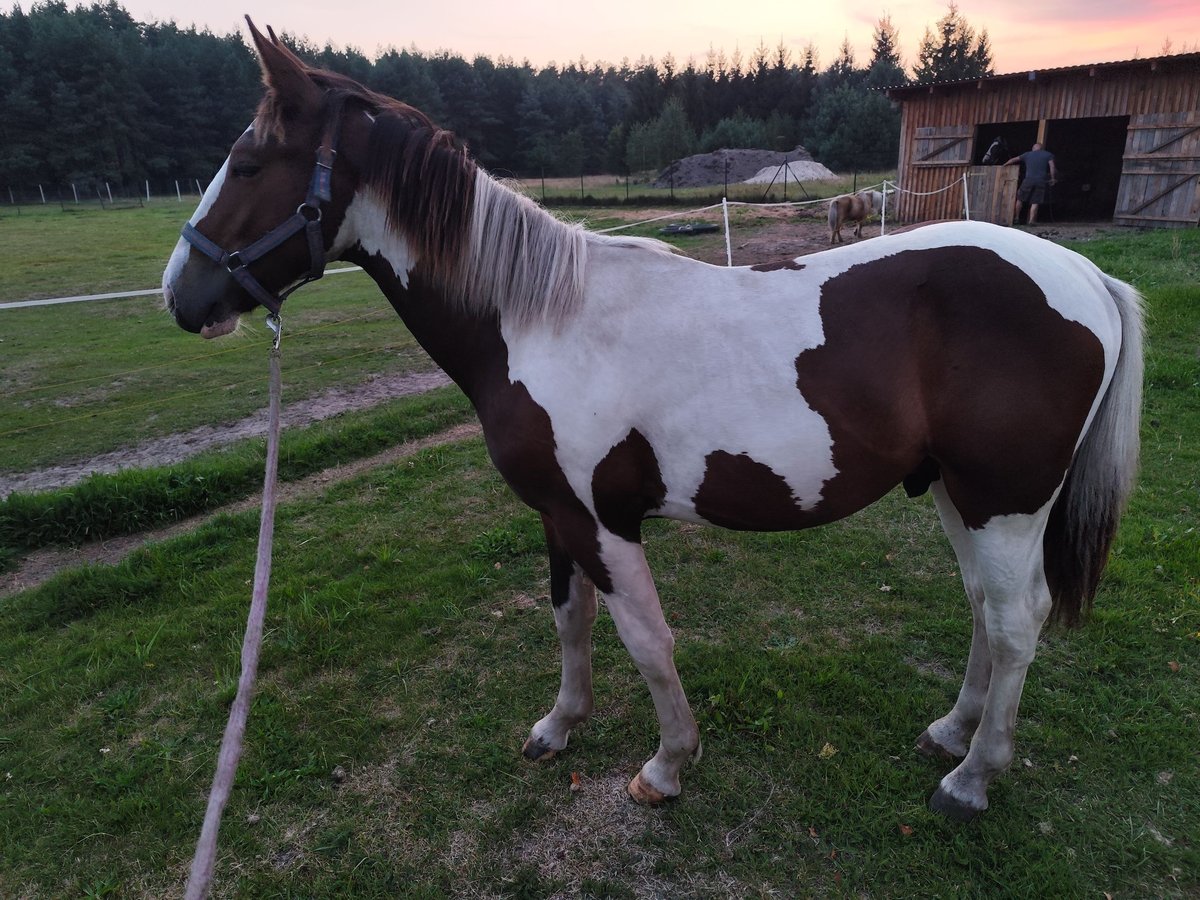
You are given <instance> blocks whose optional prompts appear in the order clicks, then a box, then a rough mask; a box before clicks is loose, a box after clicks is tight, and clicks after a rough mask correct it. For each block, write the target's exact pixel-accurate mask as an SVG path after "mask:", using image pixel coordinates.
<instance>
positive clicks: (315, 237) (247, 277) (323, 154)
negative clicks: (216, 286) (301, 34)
mask: <svg viewBox="0 0 1200 900" xmlns="http://www.w3.org/2000/svg"><path fill="white" fill-rule="evenodd" d="M344 99H345V98H344V95H340V94H334V95H333V97H332V101H331V103H330V109H329V121H328V123H327V124H326V126H325V135H324V137H323V138H322V140H321V146H320V147H319V148H317V164H316V166H315V167H314V168H313V174H312V179H311V180H310V181H309V185H308V196H306V197H305V198H304V202H303V203H301V204H300V205H299V206H298V207H297V208H296V211H295V212H294V213H292V215H291V216H289V217H288V218H287V219H286V220H284V221H283V222H282V223H281V224H280V225H277V226H276V227H274V228H272V229H271V230H270V231H268V232H267V233H266V234H264V235H263V236H262V237H260V238H259V239H258V240H257V241H255V242H254V243H252V244H251V245H250V246H248V247H244V248H242V249H241V250H234V251H233V252H232V253H228V252H226V251H225V250H223V249H221V247H219V246H217V244H216V243H215V242H214V241H212V240H210V239H209V238H206V237H205V236H204V235H203V234H201V233H200V232H199V231H198V230H196V228H195V226H193V225H192V223H191V222H188V223H187V224H186V225H184V226H183V239H184V240H185V241H187V242H188V243H189V244H191V245H192V246H193V247H195V248H196V249H197V250H199V251H200V252H201V253H203V254H204V255H205V256H207V257H208V258H209V259H211V260H212V261H213V262H215V263H217V265H220V266H223V267H224V268H225V269H227V270H228V272H229V274H230V275H232V276H233V278H234V280H235V281H236V282H237V283H238V284H240V285H241V286H242V288H244V289H245V291H246V293H248V294H249V295H250V296H251V297H253V298H254V299H255V300H257V301H258V302H259V303H261V304H262V305H263V306H264V307H266V308H267V310H268V311H269V312H270V313H271V314H272V315H276V316H277V315H279V310H280V309H281V308H282V307H283V301H284V300H285V299H287V296H288V294H290V293H292V291H294V290H296V289H297V288H300V287H303V286H304V285H306V284H308V283H309V282H310V281H316V280H317V279H318V278H320V277H321V276H322V275H324V274H325V238H324V236H323V235H322V234H321V202H322V201H326V202H328V201H329V200H330V199H332V196H333V195H332V193H331V190H332V180H333V163H334V160H336V159H337V144H338V136H339V134H340V133H341V128H342V105H343V102H344ZM300 231H303V232H304V236H305V237H306V238H307V239H308V259H309V264H308V275H307V276H305V278H304V280H303V281H300V282H299V283H297V284H294V285H292V287H290V288H288V289H287V290H286V291H283V292H282V293H279V294H273V293H271V292H270V291H268V290H267V289H266V288H265V287H263V285H262V283H261V282H260V281H259V280H258V279H257V278H255V277H254V276H253V275H252V274H250V268H249V267H250V264H251V263H252V262H255V261H257V260H259V259H262V258H263V257H264V256H266V255H267V254H268V253H270V252H271V251H272V250H274V249H275V248H276V247H278V246H279V245H280V244H282V243H283V242H284V241H286V240H288V239H289V238H291V237H292V236H293V235H294V234H296V233H297V232H300Z"/></svg>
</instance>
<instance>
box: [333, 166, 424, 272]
mask: <svg viewBox="0 0 1200 900" xmlns="http://www.w3.org/2000/svg"><path fill="white" fill-rule="evenodd" d="M355 244H358V246H360V247H361V248H362V249H363V251H364V252H365V253H368V254H373V255H378V256H380V257H382V258H383V259H385V260H387V262H388V263H389V264H390V265H391V267H392V271H393V272H394V273H395V275H396V277H397V278H398V279H400V284H401V285H403V286H404V287H405V288H407V287H408V275H409V273H410V272H411V271H412V270H413V267H414V266H415V265H416V264H417V257H416V253H415V252H414V251H413V248H412V246H411V245H410V244H409V243H408V241H406V240H405V239H404V236H403V235H402V234H400V233H399V232H397V231H396V230H395V229H393V228H391V227H390V226H389V225H388V223H387V211H386V208H385V206H384V203H383V201H382V200H380V198H379V197H377V196H376V195H375V194H374V193H373V192H372V191H369V190H366V191H359V192H358V193H356V194H355V195H354V199H353V200H351V201H350V205H349V206H347V207H346V215H345V218H343V219H342V224H341V227H340V228H338V233H337V237H335V238H334V239H333V246H332V247H330V249H329V256H330V257H331V258H333V259H338V258H339V257H340V256H341V255H342V254H343V253H345V252H346V250H348V249H349V248H350V247H352V246H354V245H355Z"/></svg>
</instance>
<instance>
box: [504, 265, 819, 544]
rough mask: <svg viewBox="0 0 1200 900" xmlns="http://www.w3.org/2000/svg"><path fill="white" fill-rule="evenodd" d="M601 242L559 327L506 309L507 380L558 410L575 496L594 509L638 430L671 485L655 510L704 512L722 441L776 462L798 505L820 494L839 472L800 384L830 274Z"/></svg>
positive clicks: (556, 423) (684, 514)
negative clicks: (622, 448)
mask: <svg viewBox="0 0 1200 900" xmlns="http://www.w3.org/2000/svg"><path fill="white" fill-rule="evenodd" d="M590 250H591V253H590V256H589V265H588V270H587V272H586V276H585V277H586V289H585V296H586V302H585V303H584V304H583V305H582V306H581V307H580V308H579V310H578V311H577V312H576V314H575V315H574V316H572V317H571V318H570V319H568V320H567V321H565V322H563V323H562V324H561V325H560V327H559V328H558V329H557V330H555V329H553V328H551V327H549V326H546V325H531V326H526V327H521V326H519V325H516V324H514V323H512V322H511V321H510V320H508V319H506V318H503V317H502V319H501V327H502V331H503V335H504V339H505V343H506V344H507V346H508V361H509V363H508V364H509V378H510V379H511V380H512V381H513V382H518V381H519V382H521V383H522V384H524V385H525V387H526V389H527V390H528V391H529V394H530V396H531V397H532V398H533V400H534V401H535V402H536V403H538V405H540V406H541V407H542V408H543V409H545V410H546V412H547V413H548V414H549V416H550V420H551V422H552V423H553V427H554V438H555V444H556V453H557V459H558V462H559V465H561V466H562V468H563V471H564V473H565V474H566V477H567V479H568V480H569V482H570V483H571V487H572V488H573V489H574V491H575V493H576V495H577V496H578V497H579V498H580V499H581V500H582V501H583V502H584V503H585V504H586V505H588V506H589V508H591V510H592V512H593V513H595V505H594V502H593V498H592V488H591V482H592V475H593V472H594V471H595V468H596V466H597V464H599V462H600V461H601V460H602V459H603V458H604V457H605V456H606V455H607V454H608V453H609V451H610V450H611V449H612V448H613V447H614V446H615V445H617V444H618V443H620V442H621V441H623V440H624V439H625V438H626V437H627V436H628V435H629V432H630V430H632V429H637V431H638V432H640V433H641V434H642V436H643V437H645V438H646V440H647V441H648V442H649V443H650V446H651V447H652V448H653V449H654V451H655V456H656V458H657V460H658V465H659V468H660V472H661V474H662V479H663V483H664V485H665V486H666V489H667V490H666V499H665V501H664V503H663V505H662V507H661V508H660V509H658V510H655V511H654V512H657V513H659V514H661V515H665V516H669V517H672V518H678V519H685V520H691V521H703V519H702V518H701V517H700V516H699V514H698V513H697V512H696V508H695V504H694V502H693V500H694V498H695V496H696V493H697V491H698V490H699V488H700V485H701V483H702V482H703V480H704V476H705V471H706V467H707V465H706V460H707V457H708V455H709V454H710V453H713V452H714V451H718V450H720V451H724V452H726V453H729V454H732V455H739V454H746V455H748V456H749V457H751V458H752V459H754V460H755V461H756V462H759V463H761V464H764V465H766V466H769V467H770V469H771V470H772V471H773V472H774V473H775V474H777V475H779V476H780V477H781V478H783V479H784V480H785V481H786V483H787V484H788V486H789V487H790V488H791V490H792V493H793V496H794V500H795V502H796V504H797V506H798V507H800V508H802V509H811V508H813V507H814V506H816V504H817V503H819V502H820V500H821V492H822V489H823V486H824V484H825V482H826V481H828V480H829V479H831V478H833V477H834V476H835V475H836V474H837V470H836V469H835V468H834V465H833V444H832V438H831V436H830V431H829V427H828V425H827V424H826V422H825V420H824V419H823V418H822V417H821V416H820V415H819V414H818V413H816V412H815V411H814V410H813V409H812V408H811V407H810V406H809V405H808V403H807V402H806V401H805V398H804V397H803V395H802V394H801V393H800V391H798V390H797V388H796V357H797V356H798V355H799V354H801V353H802V352H804V351H805V350H809V349H812V348H813V347H817V346H819V345H820V344H821V343H822V342H823V341H824V331H823V328H822V325H821V320H820V316H819V312H818V303H819V299H820V282H821V281H822V280H823V278H822V277H821V276H820V275H817V274H815V273H814V272H812V271H810V270H809V269H807V268H806V269H804V270H800V271H793V270H781V271H777V272H769V273H768V272H754V271H751V270H750V269H746V268H738V269H727V268H722V267H718V266H708V265H703V264H697V263H696V262H694V261H692V260H686V259H679V258H675V257H668V256H665V255H663V254H660V253H654V252H651V251H646V252H644V253H642V254H638V257H639V258H636V259H635V258H634V254H637V253H638V252H637V251H636V250H633V251H631V250H628V249H623V250H618V249H617V248H615V247H606V246H603V245H596V246H592V247H591V248H590ZM806 263H807V260H806ZM766 323H769V324H766ZM664 360H668V361H670V363H669V364H670V365H671V366H672V367H673V368H674V371H672V372H670V373H664V372H663V365H664Z"/></svg>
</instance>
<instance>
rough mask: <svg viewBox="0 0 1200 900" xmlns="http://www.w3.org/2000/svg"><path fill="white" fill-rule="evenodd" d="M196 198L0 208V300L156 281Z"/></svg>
mask: <svg viewBox="0 0 1200 900" xmlns="http://www.w3.org/2000/svg"><path fill="white" fill-rule="evenodd" d="M198 202H199V199H198V198H197V197H194V196H193V197H184V198H183V202H182V203H178V202H176V201H175V200H174V198H172V199H171V200H166V199H159V200H155V201H152V203H151V204H149V205H147V206H145V207H140V208H134V209H113V210H101V209H98V208H96V207H94V206H84V207H81V208H80V209H78V210H77V209H75V208H74V207H72V206H70V205H68V206H67V208H66V210H64V209H63V208H62V207H60V206H59V205H58V204H57V203H54V204H48V205H46V206H22V207H21V208H20V210H19V212H18V211H15V210H13V209H11V208H2V215H0V233H2V234H3V235H4V240H3V241H0V303H4V302H9V301H13V300H36V299H40V298H42V297H72V296H77V295H80V294H101V293H108V292H115V291H136V290H142V289H148V288H153V287H157V286H158V284H159V282H160V281H161V280H162V270H163V266H164V265H166V262H167V258H168V257H169V256H170V255H171V250H172V248H174V246H175V242H176V241H177V240H178V239H179V229H180V228H181V227H182V226H183V223H184V222H186V221H187V219H188V216H190V215H191V214H192V210H193V209H195V207H196V204H197V203H198ZM5 312H6V311H0V314H4V313H5ZM0 321H3V320H0ZM5 330H6V331H7V330H8V329H7V328H6V329H5Z"/></svg>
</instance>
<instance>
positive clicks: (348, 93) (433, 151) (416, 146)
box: [255, 69, 672, 324]
mask: <svg viewBox="0 0 1200 900" xmlns="http://www.w3.org/2000/svg"><path fill="white" fill-rule="evenodd" d="M308 75H309V77H310V78H311V79H312V80H313V82H314V83H315V84H316V85H317V86H318V87H321V88H324V89H325V90H326V98H327V99H326V104H327V105H329V104H331V103H333V102H334V101H335V100H336V101H337V102H341V103H342V104H344V105H345V106H357V107H360V108H362V109H363V110H365V111H366V112H367V113H369V114H370V115H371V116H372V118H373V119H374V122H373V124H372V127H371V134H370V138H369V141H368V148H367V161H366V165H365V166H364V168H363V179H364V182H365V183H366V185H367V187H368V189H369V190H371V191H373V192H374V193H375V194H376V196H377V197H378V199H379V200H380V201H381V202H382V203H383V205H384V208H385V209H386V211H387V222H388V226H389V227H390V228H392V229H393V230H394V231H396V232H398V233H399V234H401V235H403V236H404V238H405V239H406V240H407V241H408V242H409V243H410V245H411V246H412V247H413V249H414V250H415V251H416V256H417V265H418V268H419V269H420V270H421V271H422V272H423V273H424V274H426V275H427V276H428V277H429V279H430V280H431V282H432V283H434V284H436V285H438V286H439V287H440V288H441V289H443V290H445V291H446V293H447V295H448V299H449V300H450V301H451V302H453V303H455V304H456V305H458V306H459V307H461V308H463V309H465V310H468V311H471V312H482V313H486V312H488V311H491V310H495V311H496V312H499V313H501V314H503V315H504V316H505V318H506V319H508V320H509V321H515V322H516V323H518V324H526V323H529V322H533V321H536V320H539V319H540V320H548V321H550V322H553V323H556V324H557V323H560V322H562V321H563V320H564V319H566V318H569V317H570V315H571V314H572V313H573V312H574V311H575V310H576V309H578V307H579V305H580V304H581V302H582V299H583V287H584V271H585V268H586V265H587V250H588V246H589V245H592V244H599V243H604V244H609V245H615V246H624V247H640V248H643V249H652V250H655V251H657V252H665V253H670V252H672V250H671V248H670V247H669V246H668V245H666V244H663V243H661V242H659V241H654V240H649V239H646V238H636V237H619V238H617V237H606V236H603V235H597V234H593V233H591V232H588V231H587V230H585V229H584V228H583V226H582V225H579V224H567V223H565V222H561V221H559V220H558V219H556V218H555V217H554V216H552V215H550V213H548V212H546V210H544V209H543V208H542V207H540V206H539V205H538V204H537V203H535V202H534V201H533V200H531V199H529V198H528V197H526V196H525V195H524V194H522V193H520V192H518V191H515V190H513V189H511V188H509V187H507V186H506V185H504V184H502V183H501V182H499V181H497V180H496V179H494V178H492V177H491V176H490V175H488V174H487V173H486V172H484V171H483V170H482V169H480V168H479V167H478V166H477V165H476V164H475V162H474V160H472V159H471V157H470V155H469V153H468V152H467V150H466V148H465V147H463V146H462V145H461V144H460V143H459V142H458V140H457V139H456V138H455V136H454V135H453V134H452V133H451V132H449V131H445V130H443V129H441V128H438V127H437V126H436V125H434V124H433V122H432V121H431V120H430V119H429V117H428V116H426V115H425V114H424V113H422V112H421V111H419V110H417V109H415V108H413V107H411V106H409V105H408V104H406V103H402V102H400V101H398V100H393V99H392V98H390V97H386V96H384V95H382V94H378V93H375V92H374V91H371V90H368V89H367V88H364V87H363V86H362V85H360V84H358V83H357V82H355V81H353V80H351V79H349V78H347V77H345V76H343V75H339V74H337V73H334V72H327V71H324V70H320V69H308ZM285 115H286V113H285V110H284V109H283V108H282V105H281V103H280V101H279V100H278V99H277V98H276V97H275V95H274V92H273V91H268V92H267V96H266V97H264V99H263V101H262V103H261V104H260V106H259V109H258V118H257V120H256V122H257V123H258V125H259V126H260V127H256V129H255V130H256V133H271V134H279V133H282V130H283V125H284V118H285Z"/></svg>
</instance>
